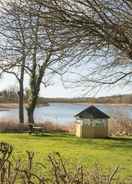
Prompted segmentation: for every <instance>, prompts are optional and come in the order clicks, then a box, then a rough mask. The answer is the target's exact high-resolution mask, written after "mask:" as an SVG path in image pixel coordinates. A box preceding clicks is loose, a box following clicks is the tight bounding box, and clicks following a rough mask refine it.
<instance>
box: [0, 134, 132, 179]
mask: <svg viewBox="0 0 132 184" xmlns="http://www.w3.org/2000/svg"><path fill="white" fill-rule="evenodd" d="M0 141H4V142H7V143H9V144H12V145H13V147H14V150H15V151H14V154H13V159H14V158H18V159H19V158H20V159H22V160H23V163H24V162H25V160H26V151H27V150H28V151H33V152H34V153H35V158H34V160H35V161H36V162H38V161H39V162H41V163H47V155H48V154H49V153H53V152H59V153H60V154H61V156H62V157H63V158H64V160H66V161H68V162H69V163H70V165H69V166H70V167H71V168H73V167H74V166H76V165H80V164H82V165H84V166H87V167H90V168H91V167H93V166H94V165H95V163H98V164H99V165H100V166H101V167H102V168H103V170H104V171H105V169H106V168H107V169H108V168H115V167H116V166H119V172H120V175H121V177H123V178H125V177H128V176H129V177H130V176H131V175H132V174H131V173H132V138H128V137H126V138H111V139H80V138H77V137H74V136H72V135H68V134H43V135H40V134H38V135H29V134H5V133H3V134H2V133H1V134H0Z"/></svg>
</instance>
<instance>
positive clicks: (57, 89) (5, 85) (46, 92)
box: [0, 75, 132, 98]
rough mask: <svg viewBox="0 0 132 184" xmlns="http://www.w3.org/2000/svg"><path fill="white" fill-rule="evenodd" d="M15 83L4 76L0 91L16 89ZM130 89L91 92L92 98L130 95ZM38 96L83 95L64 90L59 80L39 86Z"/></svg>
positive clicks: (72, 90) (69, 96)
mask: <svg viewBox="0 0 132 184" xmlns="http://www.w3.org/2000/svg"><path fill="white" fill-rule="evenodd" d="M17 85H18V84H17V81H16V80H15V79H14V77H12V75H4V76H3V77H2V79H0V90H3V89H9V88H10V87H17ZM25 86H28V81H27V80H26V82H25ZM130 93H132V92H131V88H130V87H129V86H126V87H125V86H120V87H115V88H113V87H112V86H111V87H109V88H104V89H102V90H100V91H99V92H98V93H97V94H95V93H94V92H92V93H91V94H93V95H92V96H93V97H95V96H110V95H118V94H130ZM91 94H87V95H85V96H91ZM40 96H43V97H66V98H71V97H82V96H83V93H81V89H80V91H79V90H78V89H76V88H74V89H65V88H64V87H63V85H62V82H61V80H59V78H58V79H57V78H56V80H55V81H54V85H51V86H49V87H47V88H45V87H44V86H43V85H42V86H41V91H40Z"/></svg>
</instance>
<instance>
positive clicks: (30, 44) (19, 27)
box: [1, 0, 64, 123]
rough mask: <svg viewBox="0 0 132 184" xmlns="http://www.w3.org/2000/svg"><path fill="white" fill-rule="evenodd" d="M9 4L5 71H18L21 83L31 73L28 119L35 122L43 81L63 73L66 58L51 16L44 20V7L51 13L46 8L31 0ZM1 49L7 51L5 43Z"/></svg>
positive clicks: (45, 82) (45, 9)
mask: <svg viewBox="0 0 132 184" xmlns="http://www.w3.org/2000/svg"><path fill="white" fill-rule="evenodd" d="M7 4H8V6H9V8H8V9H7V6H6V8H4V9H6V11H7V15H8V16H7V17H8V18H9V21H10V20H11V21H10V24H8V22H9V21H8V19H6V21H7V27H6V30H4V31H6V32H7V34H6V35H5V33H3V32H2V31H3V30H2V31H1V32H2V35H3V36H4V37H5V38H6V39H7V40H6V42H5V41H4V43H7V45H4V51H6V52H4V54H5V53H6V55H5V57H3V58H4V59H3V62H4V63H3V65H2V70H3V71H4V72H8V73H12V74H14V75H15V76H16V77H17V79H18V81H20V84H21V82H22V84H23V80H24V78H21V77H22V76H23V77H24V71H25V72H26V73H27V74H28V76H29V90H28V94H27V96H28V99H27V107H26V109H27V113H28V122H29V123H34V116H33V115H34V110H35V107H36V105H37V99H38V95H39V91H40V87H41V84H42V83H43V84H44V85H47V82H48V81H49V79H51V78H52V74H55V73H56V74H59V72H58V70H60V71H61V68H62V67H63V65H61V62H60V59H61V58H62V57H63V58H64V53H62V52H61V50H62V49H61V48H60V45H59V44H58V43H57V41H58V40H57V38H56V34H55V32H56V30H55V29H54V27H53V26H52V25H53V24H52V23H50V24H49V23H47V19H44V18H43V19H42V18H41V16H40V14H39V12H40V13H41V11H42V10H43V11H44V12H46V13H47V14H48V12H47V8H46V7H42V6H41V5H40V4H38V3H35V2H33V1H32V2H30V1H27V0H21V1H20V2H17V1H13V2H11V3H7ZM4 7H5V6H4ZM12 17H13V18H12ZM1 19H2V21H1V22H2V23H3V24H2V26H3V27H4V28H5V25H6V24H5V23H6V22H5V23H4V21H3V20H5V19H4V17H2V18H1ZM14 25H15V26H14ZM49 25H50V26H49ZM8 27H9V30H8ZM51 27H52V29H51ZM12 48H13V49H12ZM1 49H2V50H3V46H2V48H1ZM5 61H6V62H5ZM5 63H6V65H5ZM17 69H18V73H19V72H20V73H19V75H20V78H19V77H18V75H17V73H16V71H17ZM19 70H22V71H19ZM60 73H61V72H60ZM22 74H23V75H22ZM21 92H23V89H22V88H20V93H21Z"/></svg>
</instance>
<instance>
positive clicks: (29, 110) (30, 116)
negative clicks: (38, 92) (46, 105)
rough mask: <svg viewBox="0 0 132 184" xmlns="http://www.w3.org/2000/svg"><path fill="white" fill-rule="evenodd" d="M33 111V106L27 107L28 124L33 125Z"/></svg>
mask: <svg viewBox="0 0 132 184" xmlns="http://www.w3.org/2000/svg"><path fill="white" fill-rule="evenodd" d="M34 110H35V108H34V107H33V106H29V107H27V116H28V123H30V124H34Z"/></svg>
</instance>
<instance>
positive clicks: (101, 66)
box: [36, 0, 132, 87]
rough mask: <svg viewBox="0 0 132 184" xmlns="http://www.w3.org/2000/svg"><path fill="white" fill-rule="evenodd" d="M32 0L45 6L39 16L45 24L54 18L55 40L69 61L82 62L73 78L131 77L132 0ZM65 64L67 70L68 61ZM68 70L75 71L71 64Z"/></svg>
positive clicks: (93, 80) (112, 79)
mask: <svg viewBox="0 0 132 184" xmlns="http://www.w3.org/2000/svg"><path fill="white" fill-rule="evenodd" d="M36 1H37V2H38V3H39V4H41V5H42V6H45V7H47V11H48V13H46V12H43V11H42V13H41V16H42V17H46V18H47V22H49V24H50V23H51V22H54V26H55V28H56V33H57V34H58V40H59V43H60V44H61V42H62V43H63V44H62V48H65V49H67V50H68V51H69V58H70V59H71V60H72V61H73V63H72V64H73V65H74V64H75V65H74V66H76V67H77V66H79V67H80V64H83V65H85V70H86V71H84V74H83V73H82V72H81V74H80V72H79V75H78V77H77V76H76V77H73V78H74V79H75V78H76V82H79V83H81V84H82V81H83V82H88V85H90V83H92V84H93V83H96V85H97V84H99V85H101V84H103V85H105V84H115V83H118V82H119V81H125V82H126V81H127V82H130V81H131V76H132V68H131V62H132V37H131V35H132V1H130V0H118V1H117V0H111V1H109V0H51V1H50V3H49V2H48V1H47V0H44V1H41V0H36ZM91 58H92V59H91ZM80 61H81V62H80ZM67 67H68V68H67V69H66V70H68V69H69V68H70V69H69V70H71V62H70V65H67ZM71 72H72V73H74V74H75V73H76V72H75V70H74V69H73V67H72V70H71ZM70 78H72V77H70ZM76 84H77V83H76ZM83 85H84V83H83ZM88 85H86V87H88Z"/></svg>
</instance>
